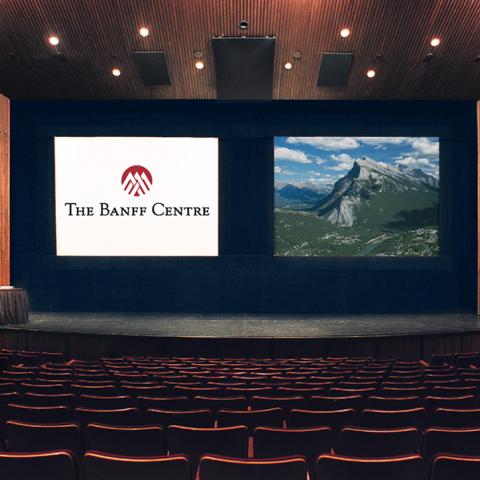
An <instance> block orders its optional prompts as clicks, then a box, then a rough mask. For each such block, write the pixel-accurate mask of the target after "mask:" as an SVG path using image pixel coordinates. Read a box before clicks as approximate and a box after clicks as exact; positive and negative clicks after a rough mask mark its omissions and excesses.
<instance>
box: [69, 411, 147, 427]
mask: <svg viewBox="0 0 480 480" xmlns="http://www.w3.org/2000/svg"><path fill="white" fill-rule="evenodd" d="M74 415H75V419H76V421H77V422H78V423H80V425H82V426H86V425H87V424H89V423H106V424H108V425H139V424H142V423H144V420H143V418H142V416H141V415H140V412H139V410H138V409H137V408H115V409H113V408H112V409H97V408H87V407H77V408H76V409H75V411H74Z"/></svg>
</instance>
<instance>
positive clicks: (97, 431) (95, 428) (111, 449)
mask: <svg viewBox="0 0 480 480" xmlns="http://www.w3.org/2000/svg"><path fill="white" fill-rule="evenodd" d="M85 444H86V448H87V449H88V450H94V451H98V452H103V453H109V454H114V455H126V456H160V455H165V454H166V453H167V452H166V442H165V436H164V432H163V429H162V427H160V426H156V425H148V426H137V427H116V426H111V425H101V424H95V423H91V424H89V425H88V426H87V428H86V430H85Z"/></svg>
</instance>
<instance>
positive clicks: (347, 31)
mask: <svg viewBox="0 0 480 480" xmlns="http://www.w3.org/2000/svg"><path fill="white" fill-rule="evenodd" d="M350 33H351V32H350V29H349V28H342V29H341V30H340V36H341V37H342V38H347V37H349V36H350Z"/></svg>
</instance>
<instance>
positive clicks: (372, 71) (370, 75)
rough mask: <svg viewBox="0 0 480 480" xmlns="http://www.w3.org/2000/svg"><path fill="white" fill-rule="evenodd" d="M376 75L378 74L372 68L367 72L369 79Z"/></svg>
mask: <svg viewBox="0 0 480 480" xmlns="http://www.w3.org/2000/svg"><path fill="white" fill-rule="evenodd" d="M376 74H377V72H376V71H375V70H374V69H373V68H370V69H369V70H367V77H368V78H373V77H374V76H375V75H376Z"/></svg>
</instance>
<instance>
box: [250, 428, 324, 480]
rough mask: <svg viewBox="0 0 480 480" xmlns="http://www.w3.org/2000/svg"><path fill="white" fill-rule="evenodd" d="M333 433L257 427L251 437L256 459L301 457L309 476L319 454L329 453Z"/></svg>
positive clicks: (320, 430) (303, 429) (319, 429)
mask: <svg viewBox="0 0 480 480" xmlns="http://www.w3.org/2000/svg"><path fill="white" fill-rule="evenodd" d="M332 445H333V433H332V429H331V428H330V427H313V428H270V427H258V428H256V429H255V432H254V435H253V452H254V456H255V457H256V458H273V457H284V456H288V455H303V456H304V457H305V458H306V459H307V463H308V466H309V471H310V475H313V472H314V466H315V460H316V458H317V456H318V455H319V454H320V453H330V451H331V449H332Z"/></svg>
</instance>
